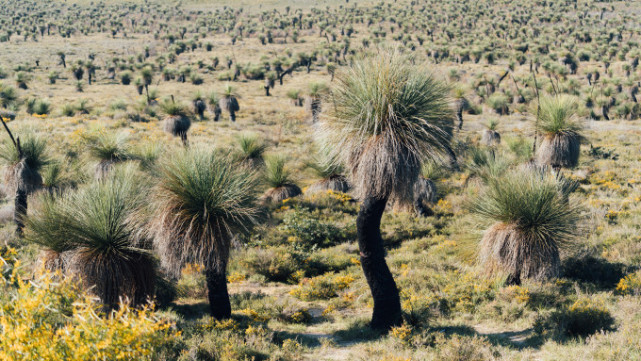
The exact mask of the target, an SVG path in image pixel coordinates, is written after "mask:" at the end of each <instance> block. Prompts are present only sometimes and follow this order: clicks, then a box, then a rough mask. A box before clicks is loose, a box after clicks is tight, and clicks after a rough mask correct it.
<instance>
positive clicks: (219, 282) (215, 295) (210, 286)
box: [205, 267, 231, 320]
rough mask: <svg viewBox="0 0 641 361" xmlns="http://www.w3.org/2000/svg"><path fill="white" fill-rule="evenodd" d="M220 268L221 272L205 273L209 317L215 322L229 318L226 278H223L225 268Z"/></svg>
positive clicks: (210, 271) (229, 306)
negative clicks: (209, 310) (209, 309)
mask: <svg viewBox="0 0 641 361" xmlns="http://www.w3.org/2000/svg"><path fill="white" fill-rule="evenodd" d="M221 268H222V270H218V269H213V270H209V271H206V272H205V277H206V278H207V291H208V297H209V307H210V308H211V315H212V316H213V317H214V318H215V319H217V320H222V319H225V318H229V317H231V304H230V303H229V293H228V292H227V277H226V276H225V269H226V267H221Z"/></svg>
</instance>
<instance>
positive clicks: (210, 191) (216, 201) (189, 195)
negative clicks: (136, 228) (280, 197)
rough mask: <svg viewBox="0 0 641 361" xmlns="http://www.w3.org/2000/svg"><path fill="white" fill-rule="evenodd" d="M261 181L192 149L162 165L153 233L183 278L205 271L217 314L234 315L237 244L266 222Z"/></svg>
mask: <svg viewBox="0 0 641 361" xmlns="http://www.w3.org/2000/svg"><path fill="white" fill-rule="evenodd" d="M255 188H256V177H255V176H254V174H253V173H252V172H250V171H248V170H247V169H246V168H244V167H238V166H237V165H235V164H233V162H231V160H230V159H229V157H228V156H226V155H224V154H222V153H221V152H217V151H209V150H203V149H191V150H185V151H182V152H179V153H178V154H174V155H173V156H172V158H171V159H167V160H166V161H165V163H164V164H163V165H162V166H161V175H160V179H159V183H158V185H157V188H156V191H155V198H156V201H155V206H154V214H153V217H152V221H151V225H150V226H151V227H150V229H151V230H152V232H153V236H154V244H155V247H156V249H157V250H158V252H159V254H160V257H161V260H162V264H163V266H164V267H165V268H166V269H167V270H168V271H170V272H171V273H172V274H174V275H176V276H178V275H179V274H180V270H181V269H182V267H183V266H184V265H186V264H188V263H198V264H202V265H203V266H204V270H205V276H206V279H207V288H208V292H209V304H210V306H211V312H212V315H213V316H214V317H215V318H217V319H222V318H228V317H230V315H231V306H230V303H229V294H228V292H227V277H226V270H227V263H228V260H229V251H230V248H231V244H232V241H233V240H234V239H235V238H236V237H238V236H241V235H246V234H248V233H249V232H250V231H251V229H252V227H253V226H254V225H255V224H256V223H257V222H258V220H259V218H260V214H261V213H260V210H259V208H257V206H256V195H255V194H256V193H255Z"/></svg>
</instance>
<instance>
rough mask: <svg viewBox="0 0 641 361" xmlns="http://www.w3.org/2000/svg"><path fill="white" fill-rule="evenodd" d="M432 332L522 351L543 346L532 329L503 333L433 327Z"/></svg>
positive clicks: (451, 327) (460, 327)
mask: <svg viewBox="0 0 641 361" xmlns="http://www.w3.org/2000/svg"><path fill="white" fill-rule="evenodd" d="M431 330H432V331H433V332H441V333H443V334H444V335H445V336H446V337H448V338H449V337H452V336H454V335H457V336H468V337H471V336H480V337H483V338H485V339H487V340H488V341H489V342H490V343H491V344H493V345H494V346H503V347H510V348H515V349H518V350H523V349H528V348H530V349H539V348H540V347H541V346H542V345H543V340H542V339H541V337H539V336H538V335H536V334H535V333H534V332H533V331H534V329H533V328H526V329H524V330H521V331H505V332H487V333H485V332H479V331H478V330H476V329H474V328H473V327H470V326H444V327H433V328H431Z"/></svg>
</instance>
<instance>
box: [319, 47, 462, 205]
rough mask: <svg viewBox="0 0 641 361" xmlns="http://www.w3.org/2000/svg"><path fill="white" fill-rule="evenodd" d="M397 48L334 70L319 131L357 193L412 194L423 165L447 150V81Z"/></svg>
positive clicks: (449, 132)
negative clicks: (341, 163)
mask: <svg viewBox="0 0 641 361" xmlns="http://www.w3.org/2000/svg"><path fill="white" fill-rule="evenodd" d="M412 63H413V62H412V60H411V59H409V58H408V57H406V56H404V55H402V54H401V53H400V52H399V51H398V50H391V51H389V50H379V52H378V54H377V55H376V56H373V57H370V58H364V59H361V60H358V61H356V62H355V63H354V65H353V66H351V67H350V68H348V69H346V70H345V71H342V72H340V73H339V74H338V75H337V81H336V85H335V86H334V88H333V89H332V91H331V93H330V94H329V96H328V101H327V103H328V107H327V108H328V114H327V115H326V116H325V117H324V118H323V121H322V124H321V127H320V131H321V138H322V139H323V142H324V145H325V147H326V148H328V149H330V151H333V152H335V153H336V154H337V156H338V158H339V159H340V160H341V161H342V162H344V163H345V164H346V165H348V167H349V170H350V171H351V177H352V180H353V185H354V187H355V190H356V192H357V193H358V195H359V196H360V197H375V198H385V197H388V196H390V195H392V194H395V195H398V196H401V197H404V196H411V192H412V191H411V190H412V187H413V184H414V182H415V181H416V179H417V177H418V175H419V173H420V170H421V164H422V162H423V161H424V160H426V159H431V158H439V157H440V156H442V155H444V154H448V153H451V149H450V140H451V137H452V128H453V113H452V110H451V108H450V106H449V99H448V94H449V89H448V87H447V86H446V85H445V84H444V83H442V82H440V81H438V80H437V79H435V78H434V77H433V76H431V75H430V74H429V72H428V71H427V69H424V68H423V67H420V66H415V65H412Z"/></svg>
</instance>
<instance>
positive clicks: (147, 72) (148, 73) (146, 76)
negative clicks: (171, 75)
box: [140, 66, 154, 86]
mask: <svg viewBox="0 0 641 361" xmlns="http://www.w3.org/2000/svg"><path fill="white" fill-rule="evenodd" d="M140 77H141V78H142V81H143V84H144V85H146V86H149V85H151V82H152V81H153V77H154V70H153V69H152V68H151V67H149V66H146V67H144V68H142V70H141V71H140Z"/></svg>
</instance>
